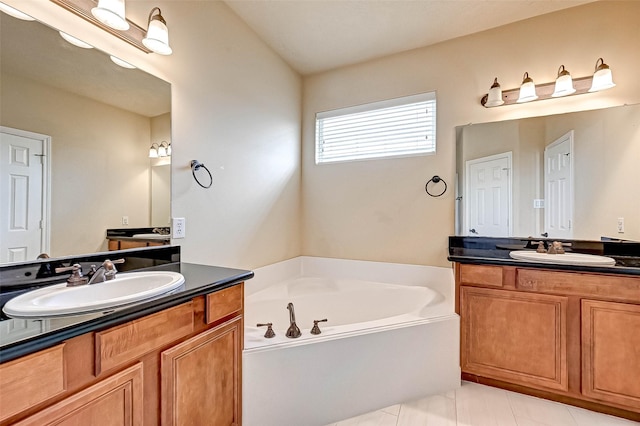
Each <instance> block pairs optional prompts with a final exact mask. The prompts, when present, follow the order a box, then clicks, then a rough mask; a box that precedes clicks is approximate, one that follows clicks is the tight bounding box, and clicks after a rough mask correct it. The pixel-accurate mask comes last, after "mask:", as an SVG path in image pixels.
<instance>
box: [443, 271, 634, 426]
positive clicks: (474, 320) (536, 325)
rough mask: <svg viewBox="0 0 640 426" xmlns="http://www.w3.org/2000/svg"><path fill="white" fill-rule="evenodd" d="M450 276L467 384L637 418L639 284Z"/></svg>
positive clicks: (591, 276) (517, 275) (497, 274)
mask: <svg viewBox="0 0 640 426" xmlns="http://www.w3.org/2000/svg"><path fill="white" fill-rule="evenodd" d="M454 268H455V276H456V310H457V312H458V313H459V314H460V327H461V328H460V351H461V352H460V362H461V369H462V374H463V378H464V379H467V380H472V381H477V382H480V383H485V384H489V385H494V386H500V387H504V388H507V389H511V390H515V391H519V392H525V393H530V394H532V395H536V396H541V397H545V398H549V399H554V400H558V401H562V402H566V403H570V404H574V405H579V406H582V407H585V408H590V409H593V410H597V411H603V412H607V413H610V414H615V415H620V416H623V417H627V418H632V419H634V420H640V380H639V379H638V378H640V277H636V276H622V275H609V274H596V273H584V272H573V271H572V272H569V271H561V270H560V271H558V270H546V269H537V268H519V267H515V266H499V265H482V264H461V263H456V264H455V265H454Z"/></svg>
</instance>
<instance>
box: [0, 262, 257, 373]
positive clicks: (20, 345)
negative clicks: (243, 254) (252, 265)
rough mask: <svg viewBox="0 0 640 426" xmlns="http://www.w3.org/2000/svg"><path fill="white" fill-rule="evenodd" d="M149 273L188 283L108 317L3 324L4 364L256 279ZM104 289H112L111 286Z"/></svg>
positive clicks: (197, 269)
mask: <svg viewBox="0 0 640 426" xmlns="http://www.w3.org/2000/svg"><path fill="white" fill-rule="evenodd" d="M145 270H149V271H151V270H155V271H174V272H180V273H181V274H182V275H184V278H185V283H184V284H183V285H182V286H181V287H180V288H178V289H177V290H175V291H173V292H171V293H170V294H166V295H162V296H159V297H156V298H153V299H149V300H145V301H142V302H139V303H136V304H132V305H128V306H126V307H121V308H117V309H115V310H112V311H109V312H106V313H93V314H86V315H74V316H68V317H64V318H59V319H47V320H23V319H7V320H4V321H0V363H2V362H7V361H10V360H12V359H15V358H18V357H21V356H24V355H28V354H30V353H33V352H36V351H39V350H42V349H45V348H48V347H51V346H53V345H55V344H57V343H60V342H62V341H64V340H68V339H70V338H72V337H76V336H79V335H81V334H85V333H90V332H93V331H98V330H102V329H105V328H108V327H113V326H115V325H119V324H122V323H125V322H128V321H131V320H134V319H137V318H141V317H143V316H146V315H150V314H153V313H155V312H159V311H161V310H164V309H167V308H170V307H172V306H176V305H179V304H181V303H185V302H188V301H190V300H191V299H192V298H194V297H196V296H200V295H204V294H207V293H211V292H215V291H219V290H222V289H225V288H227V287H231V286H233V285H236V284H238V283H240V282H242V281H245V280H248V279H250V278H252V277H253V272H251V271H246V270H241V269H232V268H223V267H217V266H207V265H197V264H191V263H167V264H164V265H160V266H154V267H151V268H147V269H145ZM96 285H102V284H96ZM104 285H108V283H107V284H104ZM16 328H18V329H24V330H26V331H25V332H23V333H20V334H19V335H15V336H13V335H8V333H7V331H8V330H11V329H16Z"/></svg>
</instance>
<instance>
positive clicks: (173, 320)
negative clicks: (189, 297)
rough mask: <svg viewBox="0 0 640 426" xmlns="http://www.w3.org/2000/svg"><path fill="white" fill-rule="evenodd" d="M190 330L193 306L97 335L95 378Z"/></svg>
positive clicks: (188, 332) (159, 313) (190, 304)
mask: <svg viewBox="0 0 640 426" xmlns="http://www.w3.org/2000/svg"><path fill="white" fill-rule="evenodd" d="M193 330H194V325H193V302H189V303H185V304H182V305H179V306H176V307H173V308H170V309H167V310H165V311H162V312H158V313H156V314H153V315H149V316H147V317H144V318H141V319H138V320H135V321H131V322H128V323H126V324H123V325H121V326H118V327H114V328H110V329H108V330H105V331H101V332H99V333H96V336H95V339H96V376H98V375H100V373H102V372H103V371H107V370H109V369H111V368H113V367H116V366H117V365H119V364H122V363H124V362H127V361H132V360H134V359H136V358H139V357H140V356H142V355H144V354H145V353H147V352H149V351H152V350H154V349H157V348H159V347H161V346H164V345H167V344H169V343H171V342H173V341H175V340H177V339H179V338H181V337H184V336H186V335H188V334H190V333H192V332H193Z"/></svg>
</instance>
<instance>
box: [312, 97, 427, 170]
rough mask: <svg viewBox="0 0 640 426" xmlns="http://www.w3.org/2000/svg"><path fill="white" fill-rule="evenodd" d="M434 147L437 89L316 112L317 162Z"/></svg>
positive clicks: (414, 152)
mask: <svg viewBox="0 0 640 426" xmlns="http://www.w3.org/2000/svg"><path fill="white" fill-rule="evenodd" d="M435 150H436V98H435V92H431V93H425V94H421V95H414V96H408V97H405V98H398V99H391V100H387V101H382V102H376V103H372V104H367V105H360V106H356V107H349V108H342V109H339V110H333V111H327V112H322V113H318V114H316V164H319V163H329V162H336V161H349V160H362V159H367V158H381V157H396V156H407V155H419V154H429V153H434V152H435Z"/></svg>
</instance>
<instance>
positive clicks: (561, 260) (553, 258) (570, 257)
mask: <svg viewBox="0 0 640 426" xmlns="http://www.w3.org/2000/svg"><path fill="white" fill-rule="evenodd" d="M509 256H511V257H512V258H514V259H518V260H526V261H527V262H538V263H553V264H556V265H576V266H614V265H615V264H616V261H615V259H612V258H610V257H605V256H596V255H594V254H582V253H564V254H547V253H538V252H535V251H529V250H518V251H512V252H510V253H509Z"/></svg>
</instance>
